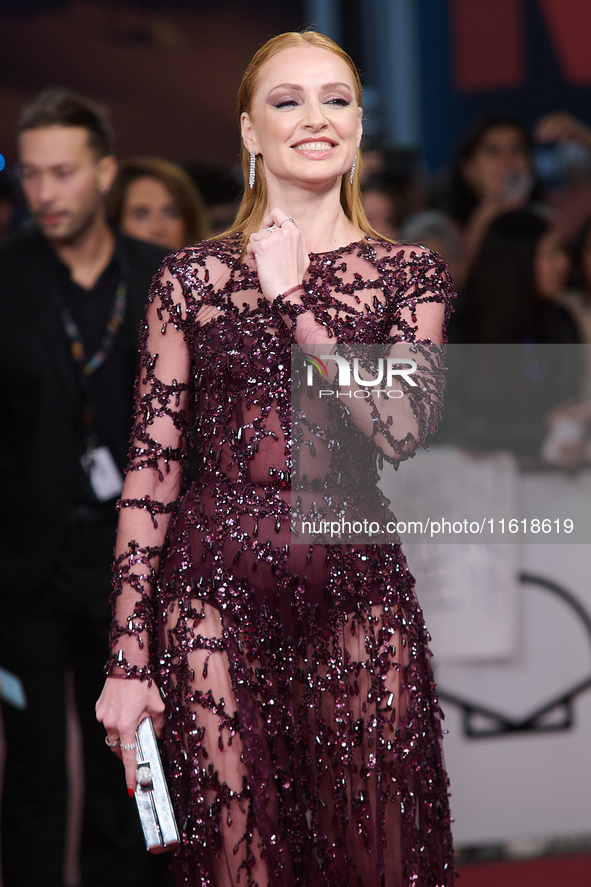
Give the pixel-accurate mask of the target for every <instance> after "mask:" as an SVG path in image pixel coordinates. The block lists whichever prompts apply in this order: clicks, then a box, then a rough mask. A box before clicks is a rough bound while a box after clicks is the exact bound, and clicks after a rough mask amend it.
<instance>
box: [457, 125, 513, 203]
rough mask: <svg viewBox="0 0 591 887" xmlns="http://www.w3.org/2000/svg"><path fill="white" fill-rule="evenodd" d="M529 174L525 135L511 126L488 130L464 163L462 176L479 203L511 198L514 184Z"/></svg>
mask: <svg viewBox="0 0 591 887" xmlns="http://www.w3.org/2000/svg"><path fill="white" fill-rule="evenodd" d="M529 172H530V162H529V155H528V151H527V144H526V142H525V139H524V137H523V133H522V132H520V130H519V129H517V128H516V127H515V126H510V125H506V126H505V125H503V126H495V127H492V128H491V129H488V130H487V131H486V132H485V133H484V135H483V136H482V137H481V139H480V141H479V142H478V144H477V146H476V148H475V149H474V151H473V152H472V155H471V156H470V157H469V158H468V159H467V160H465V161H464V162H463V164H462V174H463V176H464V178H465V179H466V182H467V183H468V185H469V186H470V188H471V189H472V191H473V192H474V194H475V195H476V196H477V197H478V198H479V200H501V199H503V198H508V197H510V196H511V188H512V184H513V183H518V182H519V181H520V180H522V181H524V179H525V177H527V175H528V173H529ZM524 196H526V195H524Z"/></svg>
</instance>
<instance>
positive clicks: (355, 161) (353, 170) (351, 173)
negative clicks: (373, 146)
mask: <svg viewBox="0 0 591 887" xmlns="http://www.w3.org/2000/svg"><path fill="white" fill-rule="evenodd" d="M357 151H359V146H358V147H357ZM357 151H355V157H354V158H353V165H352V167H351V172H350V173H349V184H350V185H352V184H353V176H354V175H355V167H356V166H357Z"/></svg>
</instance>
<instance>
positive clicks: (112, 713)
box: [96, 678, 164, 797]
mask: <svg viewBox="0 0 591 887" xmlns="http://www.w3.org/2000/svg"><path fill="white" fill-rule="evenodd" d="M144 718H152V723H153V725H154V730H155V731H156V733H157V734H159V733H160V732H161V731H162V728H163V727H164V702H163V700H162V697H161V696H160V692H159V690H158V688H157V686H156V684H155V683H154V682H153V681H152V682H151V683H150V682H148V681H140V680H135V679H133V678H129V679H125V678H107V680H106V681H105V686H104V687H103V692H102V693H101V695H100V696H99V698H98V701H97V703H96V719H97V721H99V722H100V723H101V724H103V726H104V728H105V730H106V731H107V739H108V741H109V742H110V743H113V742H115V741H116V740H117V739H118V740H119V743H118V744H117V745H115V746H112V751H114V752H115V754H116V755H117V757H118V758H121V760H122V761H123V765H124V767H125V782H126V783H127V791H128V794H129V796H130V797H133V794H134V792H135V789H136V779H135V775H136V771H137V757H136V750H135V731H136V730H137V728H138V725H139V724H140V722H141V721H143V720H144ZM129 745H133V748H126V746H129Z"/></svg>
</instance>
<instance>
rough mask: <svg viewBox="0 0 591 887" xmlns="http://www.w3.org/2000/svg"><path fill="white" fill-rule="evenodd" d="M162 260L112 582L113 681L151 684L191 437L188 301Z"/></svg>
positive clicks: (143, 354)
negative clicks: (157, 598)
mask: <svg viewBox="0 0 591 887" xmlns="http://www.w3.org/2000/svg"><path fill="white" fill-rule="evenodd" d="M174 261H175V260H174V259H172V258H171V259H168V260H166V263H165V265H164V266H163V269H162V270H161V273H160V274H159V276H157V277H156V278H155V279H154V282H153V284H152V287H151V290H150V295H149V300H148V306H147V309H146V315H145V320H144V323H143V327H142V330H141V338H140V343H141V344H140V366H139V369H138V375H137V380H136V391H135V412H134V422H133V430H132V437H131V445H130V450H129V461H128V466H127V473H126V478H125V484H124V487H123V493H122V497H121V499H120V501H119V505H118V507H119V509H120V512H119V524H118V529H117V543H116V548H115V566H114V576H113V596H112V604H113V621H112V624H111V633H110V645H111V654H110V658H109V661H108V663H107V666H106V669H105V670H106V673H107V674H108V675H110V676H115V677H117V676H120V677H138V678H140V679H150V677H151V671H150V650H149V644H150V639H151V638H152V637H153V631H152V628H153V606H152V592H153V586H154V581H155V577H156V574H157V571H158V565H159V560H160V556H161V552H162V546H163V544H164V540H165V536H166V531H167V528H168V524H169V521H170V517H171V514H173V512H174V511H175V508H176V504H177V499H178V496H179V491H180V489H181V486H182V476H183V471H184V466H185V462H186V456H187V449H188V441H189V436H190V418H191V416H190V412H191V395H190V388H191V386H190V369H191V361H190V354H189V348H188V344H187V340H186V335H185V327H186V324H187V312H188V301H189V299H188V294H189V296H190V298H191V299H192V301H193V308H194V307H195V304H194V302H195V298H194V295H192V296H191V295H190V294H191V292H192V290H191V288H190V287H189V288H187V287H186V285H185V286H181V284H180V283H179V280H178V277H177V276H176V275H175V273H174V272H175V267H174Z"/></svg>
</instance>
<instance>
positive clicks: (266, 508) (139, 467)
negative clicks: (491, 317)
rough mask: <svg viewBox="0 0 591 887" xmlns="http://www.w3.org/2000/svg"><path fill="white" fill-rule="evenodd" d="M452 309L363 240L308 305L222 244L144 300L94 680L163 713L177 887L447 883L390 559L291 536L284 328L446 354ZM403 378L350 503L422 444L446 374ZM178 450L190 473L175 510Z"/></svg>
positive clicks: (316, 275) (421, 714)
mask: <svg viewBox="0 0 591 887" xmlns="http://www.w3.org/2000/svg"><path fill="white" fill-rule="evenodd" d="M450 298H451V284H450V281H449V277H448V275H447V272H446V269H445V265H444V264H443V263H442V262H441V260H440V259H439V258H438V257H437V256H436V255H434V254H433V253H430V252H429V251H428V250H425V249H423V248H421V247H409V246H397V245H396V246H395V245H391V244H388V243H382V242H380V241H376V240H370V239H365V240H363V241H360V242H358V243H354V244H350V245H349V246H347V247H344V248H342V249H339V250H336V251H334V252H330V253H323V254H317V255H312V256H311V263H310V267H309V269H308V272H307V274H306V277H305V280H304V292H303V295H302V301H303V305H294V304H291V305H290V304H288V301H287V300H281V299H280V300H278V301H277V302H276V303H274V304H272V305H271V304H269V303H268V302H267V301H266V300H265V299H264V298H263V297H262V295H261V291H260V287H259V283H258V279H257V277H256V274H255V273H254V271H253V269H252V268H251V267H249V266H248V265H247V264H245V263H244V262H243V261H242V260H241V258H240V246H239V242H238V239H237V238H236V237H230V238H226V239H222V240H218V241H210V242H206V243H203V244H200V245H198V246H197V247H194V248H189V249H186V250H183V251H181V252H180V253H178V254H176V255H175V256H171V257H168V258H167V259H166V261H165V264H164V266H163V270H162V273H161V275H160V276H159V277H158V278H157V279H156V280H155V282H154V284H153V287H152V290H151V294H150V302H149V305H148V309H147V315H146V321H145V324H144V327H143V330H142V351H141V355H142V356H141V369H140V374H139V378H138V385H137V391H136V407H135V421H134V431H133V436H132V446H131V450H130V462H129V468H128V472H129V484H128V485H126V489H125V491H124V495H125V496H126V498H124V499H123V500H122V501H121V503H120V508H121V518H122V519H121V523H120V530H119V532H120V534H121V532H125V533H126V536H125V539H127V540H128V544H127V548H126V550H125V551H124V553H123V554H122V555H121V556H120V557H119V559H118V561H117V564H116V573H115V579H114V598H113V601H114V612H115V617H114V621H113V626H112V634H111V641H112V651H113V652H112V657H111V660H110V664H109V669H110V670H111V672H112V673H115V671H118V672H119V673H122V674H125V675H127V676H129V677H139V678H140V679H149V678H150V677H151V676H155V678H156V680H157V681H158V683H159V684H160V686H161V687H162V688H163V690H164V692H165V693H166V698H167V706H168V716H167V726H166V747H167V752H168V757H169V762H170V774H171V790H172V795H173V799H174V803H175V805H176V809H177V814H178V817H179V823H180V826H181V831H182V836H183V837H182V846H181V848H180V850H179V853H178V856H177V859H176V866H177V875H178V877H179V883H185V884H188V885H192V887H197V885H199V887H206V885H207V887H230V885H238V884H239V885H248V887H271V885H273V887H278V885H282V887H295V885H298V887H407V885H416V887H448V885H453V884H454V862H453V851H452V843H451V835H450V813H449V805H448V784H447V778H446V774H445V771H444V767H443V762H442V756H441V728H440V718H441V712H440V709H439V705H438V700H437V695H436V690H435V685H434V682H433V675H432V671H431V666H430V653H429V649H428V640H429V638H428V634H427V631H426V628H425V625H424V621H423V616H422V613H421V610H420V608H419V605H418V603H417V599H416V596H415V589H414V581H413V579H412V576H411V575H410V573H409V571H408V568H407V565H406V561H405V559H404V555H403V553H402V550H401V548H400V546H399V545H397V544H387V545H371V544H364V545H353V544H339V545H337V544H334V545H333V544H320V543H316V544H310V545H305V544H293V543H294V540H293V539H292V537H291V532H290V519H291V513H290V476H291V425H290V423H291V402H290V394H291V390H290V348H291V346H292V345H293V344H294V342H296V341H297V319H298V317H299V315H300V314H301V313H303V312H304V311H307V310H312V311H313V312H314V315H315V317H316V320H317V322H318V324H319V327H318V329H319V336H320V341H321V342H324V341H329V340H335V341H337V342H339V343H347V342H351V343H352V342H354V343H364V342H366V343H375V342H378V343H383V344H384V345H388V343H393V342H399V341H404V342H406V343H413V344H417V343H418V344H419V345H420V343H421V342H422V338H421V335H420V334H419V331H422V330H425V329H428V330H432V329H436V333H435V335H431V336H430V338H431V339H432V340H434V341H439V342H441V341H443V337H444V320H445V319H446V317H447V314H448V311H449V304H450ZM422 335H423V336H424V333H423V334H422ZM425 338H429V336H425ZM299 344H304V345H305V344H306V343H301V342H300V343H299ZM419 351H420V349H418V351H417V353H418V352H419ZM421 370H422V372H423V383H424V384H422V385H421V386H420V391H419V394H416V395H414V396H413V399H412V400H411V401H409V402H410V404H411V408H410V409H408V410H407V412H406V414H404V416H403V418H402V419H399V420H396V418H394V421H393V420H392V418H391V417H390V418H389V417H382V419H380V418H379V417H376V416H375V415H374V416H373V420H372V421H369V423H368V422H367V419H368V416H365V417H360V418H356V417H355V416H354V417H353V419H354V421H355V422H356V423H357V425H358V429H357V431H358V433H359V435H361V439H362V440H363V435H364V434H367V437H366V445H365V446H363V447H359V448H358V449H357V450H353V451H352V453H351V454H349V455H348V458H349V465H348V475H347V476H348V483H349V484H350V486H351V489H354V488H355V484H356V483H357V482H358V480H359V475H358V473H357V472H358V465H357V462H356V459H357V457H356V456H355V452H358V453H361V451H363V453H364V457H363V458H364V462H365V463H367V453H368V452H370V453H372V454H373V455H372V456H371V458H372V459H373V462H374V464H376V463H377V460H378V458H381V457H384V458H386V459H390V460H391V461H392V462H395V463H396V462H399V461H402V460H404V459H405V458H408V457H409V456H412V454H413V452H414V450H415V449H416V447H417V446H418V445H419V444H420V443H421V442H422V441H423V440H424V438H425V436H426V434H427V433H428V431H429V429H430V427H431V426H433V425H434V424H435V423H436V421H437V418H438V415H439V408H440V401H441V391H442V387H443V386H442V383H441V379H440V377H439V376H438V373H439V372H440V367H439V368H438V367H436V366H435V365H429V364H428V361H424V362H423V365H422V367H421ZM376 421H377V422H378V426H379V428H378V431H379V432H380V433H379V434H378V435H376ZM380 422H381V424H380ZM307 427H312V425H311V423H308V426H307ZM366 427H369V428H370V429H371V431H370V432H369V433H367V432H366V431H364V429H365V428H366ZM320 438H321V436H319V439H318V440H317V442H316V449H318V450H321V449H322V446H323V441H322V440H321V439H320ZM191 442H193V445H194V446H195V448H196V450H197V454H198V457H199V462H200V470H199V476H198V480H197V481H196V482H195V483H193V484H192V485H191V486H190V487H189V488H188V489H185V490H184V492H181V491H182V490H183V489H184V486H183V471H184V466H185V464H186V460H187V452H188V449H189V446H190V445H191ZM372 448H373V449H372ZM316 449H315V451H316ZM359 458H361V457H359ZM359 470H360V469H359ZM366 470H367V464H365V465H364V471H366ZM400 470H404V466H402V467H401V469H400ZM375 478H376V480H377V469H376V472H375ZM130 490H131V495H129V491H130ZM321 492H322V491H321Z"/></svg>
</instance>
